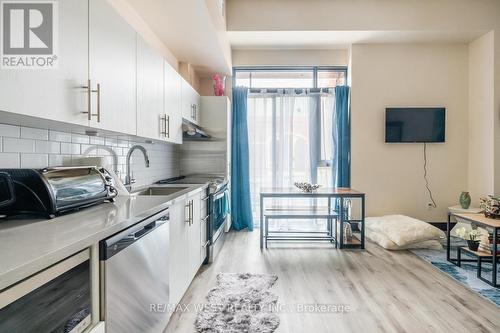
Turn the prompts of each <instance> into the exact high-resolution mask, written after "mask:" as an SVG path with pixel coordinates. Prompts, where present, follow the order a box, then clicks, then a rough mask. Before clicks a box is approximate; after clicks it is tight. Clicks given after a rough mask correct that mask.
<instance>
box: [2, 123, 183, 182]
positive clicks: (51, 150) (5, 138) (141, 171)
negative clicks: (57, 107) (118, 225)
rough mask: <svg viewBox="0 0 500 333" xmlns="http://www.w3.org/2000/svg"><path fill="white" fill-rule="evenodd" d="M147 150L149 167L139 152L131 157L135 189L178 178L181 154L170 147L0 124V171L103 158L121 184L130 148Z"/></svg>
mask: <svg viewBox="0 0 500 333" xmlns="http://www.w3.org/2000/svg"><path fill="white" fill-rule="evenodd" d="M134 144H140V145H142V146H143V147H144V148H146V150H147V152H148V155H149V159H150V167H149V168H146V167H145V165H144V158H143V155H142V153H141V152H140V151H137V150H136V151H135V152H134V153H133V155H132V160H131V165H132V168H131V169H132V174H133V177H134V178H135V179H136V184H134V186H142V185H149V184H152V183H154V182H155V181H157V180H160V179H165V178H170V177H176V176H179V174H180V158H179V156H180V150H179V148H178V146H177V145H174V144H169V143H156V142H155V143H143V142H135V141H130V140H124V139H121V138H118V137H97V136H94V137H93V136H87V135H82V134H74V133H73V134H72V133H67V132H61V131H54V130H46V129H37V128H30V127H22V126H12V125H5V124H0V168H44V167H47V166H68V165H71V161H72V160H73V161H74V160H77V159H81V158H82V157H105V159H106V165H107V166H108V168H110V169H116V170H117V171H118V175H119V177H120V178H121V179H122V180H124V179H125V174H126V156H127V152H128V150H129V148H130V147H132V146H133V145H134Z"/></svg>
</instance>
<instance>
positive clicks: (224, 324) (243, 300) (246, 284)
mask: <svg viewBox="0 0 500 333" xmlns="http://www.w3.org/2000/svg"><path fill="white" fill-rule="evenodd" d="M277 279H278V277H277V276H276V275H267V274H250V273H244V274H230V273H221V274H218V275H217V286H215V287H214V288H213V289H212V290H210V291H209V292H208V295H207V303H206V304H205V305H204V306H203V308H202V310H201V311H200V312H199V313H198V317H197V318H196V323H195V326H196V329H197V331H198V332H200V333H242V332H245V333H272V332H274V330H276V328H277V327H278V326H279V324H280V319H279V317H278V315H277V314H276V313H275V312H274V309H275V306H276V303H277V302H278V296H276V295H275V294H273V293H272V292H271V291H270V288H271V287H272V286H273V285H274V283H275V282H276V280H277Z"/></svg>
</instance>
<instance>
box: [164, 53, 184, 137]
mask: <svg viewBox="0 0 500 333" xmlns="http://www.w3.org/2000/svg"><path fill="white" fill-rule="evenodd" d="M164 69H165V76H164V78H165V85H164V87H165V93H164V97H165V104H164V105H165V111H164V112H165V114H166V115H167V116H168V134H169V135H168V138H167V141H170V142H173V143H179V144H180V143H182V103H181V94H182V93H181V85H182V83H181V81H182V78H181V76H180V75H179V73H177V71H176V70H175V69H174V68H172V66H170V64H169V63H168V62H166V61H165V62H164Z"/></svg>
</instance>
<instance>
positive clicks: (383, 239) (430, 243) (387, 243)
mask: <svg viewBox="0 0 500 333" xmlns="http://www.w3.org/2000/svg"><path fill="white" fill-rule="evenodd" d="M366 238H368V239H369V240H371V241H372V242H374V243H376V244H378V245H380V246H382V247H383V248H384V249H387V250H410V249H429V250H442V249H443V246H442V245H441V243H440V242H439V241H438V240H427V241H423V242H419V243H413V244H409V245H406V246H399V245H398V244H396V243H394V242H393V241H391V240H390V239H389V238H388V237H387V236H385V235H384V234H380V233H378V232H375V231H371V230H368V229H366Z"/></svg>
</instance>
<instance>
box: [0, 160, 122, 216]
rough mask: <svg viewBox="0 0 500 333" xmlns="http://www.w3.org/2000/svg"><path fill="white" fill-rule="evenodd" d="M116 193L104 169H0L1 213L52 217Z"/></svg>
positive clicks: (101, 200)
mask: <svg viewBox="0 0 500 333" xmlns="http://www.w3.org/2000/svg"><path fill="white" fill-rule="evenodd" d="M116 195H117V190H116V189H115V187H114V186H113V179H112V177H111V176H110V175H109V174H108V173H107V171H106V170H105V169H98V168H96V167H57V168H46V169H0V215H5V216H11V215H20V214H35V215H42V216H46V217H49V218H53V217H55V216H56V215H58V214H60V213H64V212H67V211H70V210H74V209H78V208H82V207H86V206H90V205H94V204H98V203H102V202H104V201H110V202H112V201H114V197H115V196H116Z"/></svg>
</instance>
